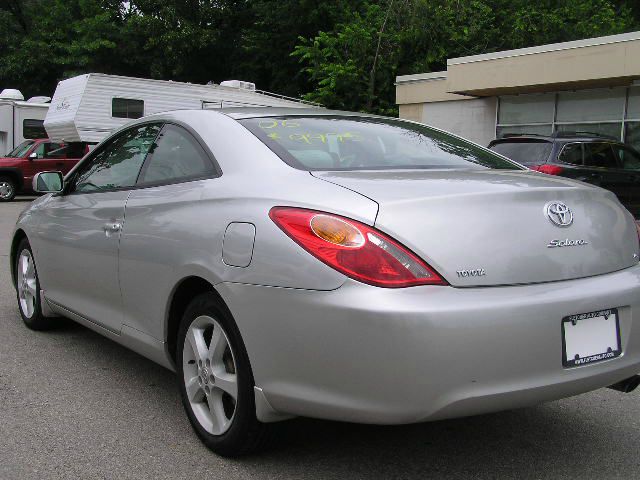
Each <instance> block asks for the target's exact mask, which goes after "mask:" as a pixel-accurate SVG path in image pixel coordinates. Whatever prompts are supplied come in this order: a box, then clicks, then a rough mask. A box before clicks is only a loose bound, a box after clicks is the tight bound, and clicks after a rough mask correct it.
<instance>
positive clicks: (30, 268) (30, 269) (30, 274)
mask: <svg viewBox="0 0 640 480" xmlns="http://www.w3.org/2000/svg"><path fill="white" fill-rule="evenodd" d="M25 275H26V276H27V278H33V277H34V276H35V271H34V268H33V261H32V260H31V259H30V258H27V271H26V272H25Z"/></svg>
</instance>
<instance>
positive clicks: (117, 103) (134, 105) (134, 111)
mask: <svg viewBox="0 0 640 480" xmlns="http://www.w3.org/2000/svg"><path fill="white" fill-rule="evenodd" d="M111 116H112V117H115V118H140V117H143V116H144V101H143V100H135V99H131V98H114V99H112V100H111Z"/></svg>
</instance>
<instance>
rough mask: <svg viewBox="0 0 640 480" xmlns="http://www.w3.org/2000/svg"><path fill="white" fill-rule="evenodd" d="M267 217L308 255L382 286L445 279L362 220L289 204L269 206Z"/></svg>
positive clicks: (346, 273) (416, 283)
mask: <svg viewBox="0 0 640 480" xmlns="http://www.w3.org/2000/svg"><path fill="white" fill-rule="evenodd" d="M269 217H271V220H273V221H274V222H275V224H276V225H278V227H280V228H281V229H282V231H283V232H284V233H286V234H287V235H288V236H289V237H291V239H292V240H293V241H295V242H296V243H297V244H298V245H300V246H301V247H302V248H304V249H305V250H306V251H307V252H309V253H310V254H311V255H313V256H314V257H316V258H317V259H318V260H320V261H322V262H324V263H325V264H327V265H329V266H330V267H331V268H334V269H335V270H337V271H339V272H341V273H343V274H344V275H346V276H348V277H351V278H353V279H355V280H358V281H360V282H363V283H368V284H370V285H375V286H377V287H387V288H399V287H411V286H415V285H446V284H447V283H446V282H445V281H444V280H443V279H442V277H440V276H439V275H438V274H437V273H436V272H435V271H434V270H433V269H432V268H431V267H429V265H427V264H426V263H425V262H424V261H422V260H421V259H420V258H419V257H418V256H416V255H415V254H414V253H412V252H411V251H409V250H408V249H407V248H405V247H403V246H402V245H400V244H399V243H398V242H396V241H395V240H393V239H392V238H390V237H389V236H388V235H385V234H384V233H382V232H380V231H378V230H376V229H375V228H372V227H369V226H367V225H364V224H363V223H360V222H356V221H355V220H351V219H348V218H345V217H340V216H338V215H333V214H329V213H324V212H317V211H314V210H305V209H301V208H291V207H274V208H272V209H271V211H270V212H269Z"/></svg>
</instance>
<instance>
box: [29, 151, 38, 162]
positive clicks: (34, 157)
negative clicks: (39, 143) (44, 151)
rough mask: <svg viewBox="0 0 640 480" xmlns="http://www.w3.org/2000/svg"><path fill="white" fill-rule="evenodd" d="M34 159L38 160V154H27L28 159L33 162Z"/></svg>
mask: <svg viewBox="0 0 640 480" xmlns="http://www.w3.org/2000/svg"><path fill="white" fill-rule="evenodd" d="M36 158H38V154H37V153H36V152H31V153H30V154H29V159H31V160H35V159H36Z"/></svg>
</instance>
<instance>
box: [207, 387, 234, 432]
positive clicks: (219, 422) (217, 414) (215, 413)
mask: <svg viewBox="0 0 640 480" xmlns="http://www.w3.org/2000/svg"><path fill="white" fill-rule="evenodd" d="M207 402H208V403H209V412H210V413H211V421H212V422H213V426H214V430H217V431H219V432H224V431H225V430H226V429H227V424H228V423H229V419H228V418H227V415H226V414H225V413H224V406H223V404H222V392H221V391H219V390H218V391H215V390H214V391H213V392H211V394H210V395H209V397H207Z"/></svg>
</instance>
